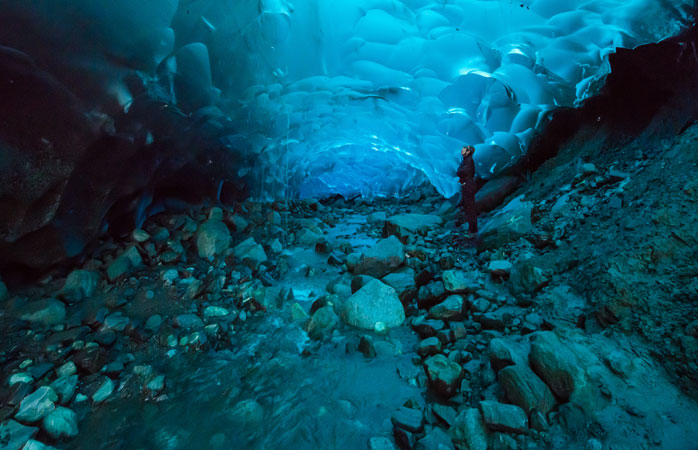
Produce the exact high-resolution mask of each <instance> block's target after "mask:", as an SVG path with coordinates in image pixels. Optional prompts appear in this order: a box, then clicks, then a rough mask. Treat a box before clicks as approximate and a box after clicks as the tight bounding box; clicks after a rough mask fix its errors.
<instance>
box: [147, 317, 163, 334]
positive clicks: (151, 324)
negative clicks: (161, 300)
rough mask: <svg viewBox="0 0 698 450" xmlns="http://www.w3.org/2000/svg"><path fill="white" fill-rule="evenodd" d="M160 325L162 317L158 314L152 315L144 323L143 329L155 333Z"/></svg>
mask: <svg viewBox="0 0 698 450" xmlns="http://www.w3.org/2000/svg"><path fill="white" fill-rule="evenodd" d="M161 325H162V316H161V315H160V314H153V315H152V316H150V317H148V320H146V321H145V329H146V330H150V331H155V330H157V329H159V328H160V326H161Z"/></svg>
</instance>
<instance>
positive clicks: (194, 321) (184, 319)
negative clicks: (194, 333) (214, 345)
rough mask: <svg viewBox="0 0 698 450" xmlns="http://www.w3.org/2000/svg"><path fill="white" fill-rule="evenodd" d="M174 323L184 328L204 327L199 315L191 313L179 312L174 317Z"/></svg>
mask: <svg viewBox="0 0 698 450" xmlns="http://www.w3.org/2000/svg"><path fill="white" fill-rule="evenodd" d="M174 325H175V326H176V327H178V328H183V329H185V330H192V329H199V328H203V327H204V321H203V320H201V318H200V317H199V316H197V315H196V314H192V313H187V314H180V315H179V316H177V317H175V320H174Z"/></svg>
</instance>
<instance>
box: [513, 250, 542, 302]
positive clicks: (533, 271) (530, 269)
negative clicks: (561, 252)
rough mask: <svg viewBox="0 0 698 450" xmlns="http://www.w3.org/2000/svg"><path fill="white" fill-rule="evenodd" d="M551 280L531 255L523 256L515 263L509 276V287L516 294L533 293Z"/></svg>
mask: <svg viewBox="0 0 698 450" xmlns="http://www.w3.org/2000/svg"><path fill="white" fill-rule="evenodd" d="M548 281H549V278H548V276H547V275H546V274H545V272H544V271H543V269H541V268H539V267H536V265H535V262H534V260H533V257H532V256H531V255H524V256H521V257H520V258H519V259H517V260H516V262H515V263H514V265H513V267H512V269H511V274H510V276H509V287H510V289H511V292H512V293H514V294H523V293H525V294H532V293H534V292H536V291H537V290H539V289H540V288H542V287H543V286H545V285H546V284H547V283H548Z"/></svg>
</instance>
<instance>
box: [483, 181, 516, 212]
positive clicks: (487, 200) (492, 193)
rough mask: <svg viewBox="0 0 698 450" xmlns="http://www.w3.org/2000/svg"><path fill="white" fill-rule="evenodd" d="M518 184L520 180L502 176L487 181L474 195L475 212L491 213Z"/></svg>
mask: <svg viewBox="0 0 698 450" xmlns="http://www.w3.org/2000/svg"><path fill="white" fill-rule="evenodd" d="M520 182H521V179H520V178H519V177H516V176H502V177H498V178H492V179H491V180H487V182H486V183H485V184H484V185H483V186H482V187H481V188H480V189H479V190H478V191H477V193H476V194H475V204H476V205H477V210H478V211H479V212H481V213H484V212H489V211H492V210H493V209H494V208H496V207H497V206H499V205H500V204H501V203H502V202H503V201H504V199H505V198H507V197H508V196H509V194H511V193H512V192H514V191H515V190H516V188H517V187H518V185H519V183H520Z"/></svg>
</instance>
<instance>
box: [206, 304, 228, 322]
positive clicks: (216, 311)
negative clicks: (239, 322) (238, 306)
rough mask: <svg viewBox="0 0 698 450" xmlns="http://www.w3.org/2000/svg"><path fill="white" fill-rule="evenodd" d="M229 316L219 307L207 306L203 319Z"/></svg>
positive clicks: (225, 310) (226, 311)
mask: <svg viewBox="0 0 698 450" xmlns="http://www.w3.org/2000/svg"><path fill="white" fill-rule="evenodd" d="M229 314H230V311H228V310H227V309H225V308H223V307H221V306H213V305H211V306H207V307H206V308H205V309H204V317H205V318H207V319H212V318H218V317H225V316H227V315H229Z"/></svg>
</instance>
